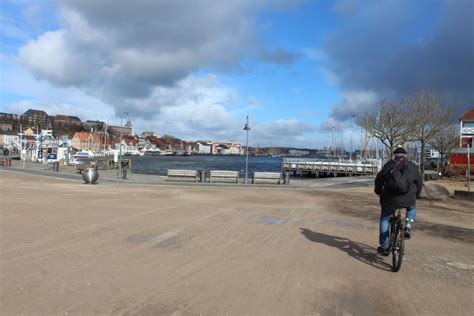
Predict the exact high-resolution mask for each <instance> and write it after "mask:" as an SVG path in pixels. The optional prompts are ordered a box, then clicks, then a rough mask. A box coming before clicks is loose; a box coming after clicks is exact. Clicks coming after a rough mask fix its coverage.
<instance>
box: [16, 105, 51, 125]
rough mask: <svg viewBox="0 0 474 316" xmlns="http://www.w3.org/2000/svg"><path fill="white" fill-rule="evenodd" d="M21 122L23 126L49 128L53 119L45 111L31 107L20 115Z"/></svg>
mask: <svg viewBox="0 0 474 316" xmlns="http://www.w3.org/2000/svg"><path fill="white" fill-rule="evenodd" d="M20 124H21V125H22V126H23V128H28V127H36V126H39V127H40V129H43V128H45V129H47V128H48V127H49V126H50V125H51V119H50V117H49V115H48V114H47V113H46V112H45V111H42V110H34V109H29V110H28V111H26V112H25V113H23V115H21V116H20Z"/></svg>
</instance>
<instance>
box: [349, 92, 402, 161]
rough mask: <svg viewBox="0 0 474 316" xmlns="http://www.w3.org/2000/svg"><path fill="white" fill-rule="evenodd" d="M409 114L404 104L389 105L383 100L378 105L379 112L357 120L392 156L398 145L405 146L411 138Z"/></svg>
mask: <svg viewBox="0 0 474 316" xmlns="http://www.w3.org/2000/svg"><path fill="white" fill-rule="evenodd" d="M408 117H409V114H408V109H407V107H406V104H404V103H403V102H392V103H389V102H387V100H385V99H384V100H382V101H380V102H379V104H378V105H377V112H375V113H373V114H369V113H366V115H365V116H364V117H359V118H357V120H356V123H357V125H359V126H360V127H362V128H365V129H366V130H367V131H368V133H369V134H370V135H372V136H373V137H375V138H377V139H379V140H380V141H381V142H382V143H383V144H384V145H385V146H386V147H387V149H388V150H389V152H390V156H391V155H392V154H393V150H394V148H395V146H396V145H398V144H403V143H405V142H406V141H407V140H409V138H410V130H409V129H407V126H408V124H409V119H408Z"/></svg>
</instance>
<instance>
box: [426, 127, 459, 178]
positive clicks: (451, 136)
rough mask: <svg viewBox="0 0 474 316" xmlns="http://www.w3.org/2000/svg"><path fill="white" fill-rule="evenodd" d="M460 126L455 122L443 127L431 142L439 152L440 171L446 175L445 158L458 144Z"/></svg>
mask: <svg viewBox="0 0 474 316" xmlns="http://www.w3.org/2000/svg"><path fill="white" fill-rule="evenodd" d="M458 131H459V130H458V127H457V126H456V125H454V124H452V125H449V126H447V127H446V128H444V129H442V130H441V131H439V132H438V133H436V134H435V136H434V137H433V138H432V139H431V141H430V142H429V144H430V145H431V146H433V148H434V149H436V150H437V151H438V152H439V167H438V169H439V171H440V172H441V176H444V173H445V171H446V170H443V168H442V166H443V158H446V157H447V156H449V155H450V154H451V152H452V151H453V150H454V149H455V148H456V147H457V146H458V143H459V135H458Z"/></svg>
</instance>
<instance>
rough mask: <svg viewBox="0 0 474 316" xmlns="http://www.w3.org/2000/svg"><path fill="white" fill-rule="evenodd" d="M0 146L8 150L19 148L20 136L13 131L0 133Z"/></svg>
mask: <svg viewBox="0 0 474 316" xmlns="http://www.w3.org/2000/svg"><path fill="white" fill-rule="evenodd" d="M0 145H2V146H3V147H5V148H8V149H10V150H11V149H14V148H16V149H18V148H20V147H21V144H20V136H18V133H17V132H15V131H10V130H9V131H0Z"/></svg>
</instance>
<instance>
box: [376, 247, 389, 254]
mask: <svg viewBox="0 0 474 316" xmlns="http://www.w3.org/2000/svg"><path fill="white" fill-rule="evenodd" d="M377 252H378V253H379V254H381V255H382V256H384V257H387V256H388V255H389V254H390V249H389V248H382V246H378V247H377Z"/></svg>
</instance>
